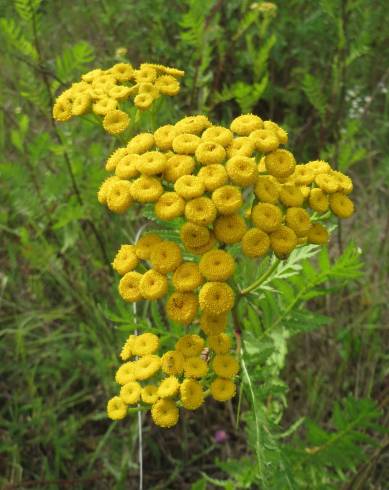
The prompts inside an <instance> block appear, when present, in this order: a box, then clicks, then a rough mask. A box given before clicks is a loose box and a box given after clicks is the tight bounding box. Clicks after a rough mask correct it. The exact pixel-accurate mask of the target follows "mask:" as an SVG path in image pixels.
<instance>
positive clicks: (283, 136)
mask: <svg viewBox="0 0 389 490" xmlns="http://www.w3.org/2000/svg"><path fill="white" fill-rule="evenodd" d="M263 127H264V129H267V130H270V131H273V132H274V133H275V134H276V136H277V138H278V141H279V142H280V143H281V145H286V143H287V142H288V133H287V132H286V131H285V129H283V128H281V126H279V125H278V124H277V123H275V122H273V121H263Z"/></svg>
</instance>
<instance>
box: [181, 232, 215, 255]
mask: <svg viewBox="0 0 389 490" xmlns="http://www.w3.org/2000/svg"><path fill="white" fill-rule="evenodd" d="M216 245H217V241H216V239H215V236H214V234H213V233H212V232H211V233H210V235H209V240H208V242H207V243H205V244H204V245H202V246H201V247H190V246H189V245H186V249H187V250H188V252H190V253H191V254H193V255H203V254H205V253H206V252H208V251H209V250H212V249H213V248H215V246H216Z"/></svg>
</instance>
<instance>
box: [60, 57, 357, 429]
mask: <svg viewBox="0 0 389 490" xmlns="http://www.w3.org/2000/svg"><path fill="white" fill-rule="evenodd" d="M182 75H183V72H182V71H180V70H177V69H174V68H169V67H165V66H162V65H152V64H142V65H141V66H140V68H139V69H137V70H134V69H133V67H132V66H131V65H129V64H124V63H121V64H117V65H115V66H113V67H112V68H110V69H108V70H100V69H97V70H93V71H91V72H89V73H87V74H85V75H83V76H82V77H81V81H80V82H78V83H75V84H74V85H73V86H72V87H71V88H69V89H68V90H66V91H65V92H64V93H63V94H61V95H60V96H59V97H58V99H57V101H56V103H55V105H54V108H53V116H54V118H55V119H56V120H58V121H66V120H68V119H70V118H71V117H72V116H78V115H82V114H85V113H86V112H88V111H93V112H94V113H95V114H97V115H101V116H103V118H104V119H103V126H104V129H105V130H106V131H107V132H108V133H111V134H116V133H121V132H123V131H124V130H126V128H127V126H129V125H130V124H131V121H130V118H129V116H128V114H127V113H126V112H125V108H126V107H128V104H129V103H130V104H131V103H133V104H134V105H135V106H136V107H137V108H138V109H139V110H146V109H148V108H149V107H150V106H151V104H152V103H153V101H154V100H155V99H157V98H158V97H160V96H164V95H168V96H173V95H176V94H177V93H178V92H179V89H180V84H179V81H178V78H179V77H181V76H182ZM126 104H127V105H126ZM287 142H288V135H287V133H286V132H285V131H284V130H283V129H282V128H281V127H280V126H278V125H277V124H276V123H275V122H272V121H266V120H262V118H261V117H259V116H258V115H254V114H244V115H241V116H238V117H236V118H235V119H234V120H233V121H231V124H230V125H229V127H223V126H218V125H214V124H212V122H211V121H210V120H209V119H208V118H207V117H206V116H204V115H195V116H189V117H185V118H183V119H181V120H179V121H177V122H176V123H175V124H169V125H165V126H162V127H160V128H155V131H154V132H141V133H139V134H136V135H134V136H133V137H132V138H130V140H129V141H126V144H125V145H123V146H121V147H120V148H118V149H116V151H114V153H113V154H112V155H111V156H110V157H109V158H108V160H107V162H106V164H105V168H106V170H107V172H109V173H110V174H111V175H110V176H109V177H108V178H107V179H106V180H105V181H104V182H103V183H102V185H101V187H100V189H99V191H98V195H97V197H98V200H99V202H100V203H101V204H102V205H104V206H106V207H107V208H108V209H109V210H110V211H112V212H113V213H119V214H123V213H126V212H127V211H128V210H129V209H130V208H131V207H133V206H139V207H140V208H142V207H143V208H146V209H149V207H150V205H151V206H152V208H153V214H154V217H155V221H153V226H154V228H155V229H152V230H151V231H150V230H149V229H148V230H147V232H145V233H143V235H142V236H140V237H139V239H138V240H137V241H136V243H133V244H131V243H126V244H123V245H122V246H121V247H120V249H119V251H118V252H117V254H116V256H115V258H114V259H113V262H112V266H113V268H114V270H115V271H116V272H117V273H118V274H119V275H120V276H121V278H120V281H119V294H120V296H121V297H122V298H123V300H124V301H126V302H127V303H135V302H138V301H160V302H162V303H163V305H164V309H165V312H166V316H167V318H168V319H169V320H170V321H171V322H174V323H176V324H180V325H182V336H181V337H180V338H179V339H178V341H177V342H175V344H174V345H168V346H167V347H166V348H164V349H163V351H162V349H161V348H160V341H159V337H158V336H157V335H155V334H154V333H151V332H145V333H142V334H140V335H130V336H129V337H128V339H127V340H126V342H125V344H124V346H123V349H122V351H121V353H120V357H121V359H122V361H123V364H122V365H121V366H120V367H119V369H118V371H117V372H116V375H115V380H116V382H117V384H118V385H119V387H120V388H119V390H118V395H117V396H114V397H113V398H112V399H111V400H109V402H108V406H107V412H108V416H109V417H110V418H111V419H113V420H118V419H123V418H124V417H126V415H127V413H128V412H130V411H136V410H148V409H150V411H151V417H152V419H153V421H154V423H155V424H157V425H158V426H160V427H164V428H169V427H172V426H174V425H176V424H177V422H178V420H179V411H180V410H196V409H198V408H199V407H201V406H202V404H203V403H204V401H205V399H206V398H207V397H209V396H210V397H212V398H213V399H215V400H217V401H218V402H226V401H227V400H230V399H231V398H233V397H234V396H235V394H236V381H237V377H238V375H239V365H240V362H239V353H240V328H239V327H238V326H237V319H236V316H237V315H236V314H235V315H234V311H233V310H234V306H235V307H236V305H237V303H238V302H239V301H245V300H246V298H247V295H248V293H250V292H251V291H253V290H254V289H256V288H258V287H259V286H260V284H261V283H262V282H263V281H264V278H265V277H268V276H269V274H270V273H271V271H272V270H274V268H275V267H276V266H277V264H278V263H279V261H281V260H282V261H287V260H288V256H289V255H290V253H291V252H292V251H293V250H294V249H295V248H296V247H304V246H305V245H307V244H316V245H325V244H326V243H327V242H328V239H329V233H328V230H327V229H326V227H325V226H324V225H323V221H324V220H326V219H328V217H329V215H330V214H331V213H332V214H334V215H335V216H337V217H339V218H348V217H350V216H351V215H352V214H353V212H354V206H353V203H352V201H351V200H350V198H349V197H348V194H350V192H351V191H352V188H353V185H352V181H351V179H350V178H349V177H347V176H346V175H344V174H343V173H341V172H338V171H335V170H333V169H332V168H331V166H330V165H329V163H327V162H325V161H321V160H315V161H310V162H308V163H305V164H296V160H295V158H294V156H293V154H292V153H291V152H290V151H289V150H286V149H285V148H283V146H285V145H286V144H287ZM146 214H147V213H146ZM171 220H174V222H173V223H174V224H176V227H175V228H174V230H175V232H176V235H177V236H176V241H169V240H166V239H163V238H162V236H161V232H163V229H162V228H161V224H162V225H163V222H166V221H171ZM150 228H151V227H150ZM162 235H163V233H162ZM242 255H244V256H246V257H248V258H250V259H252V261H253V267H256V264H258V261H261V260H262V259H263V258H264V257H265V256H271V266H270V269H269V270H268V271H267V272H265V274H264V275H262V276H261V277H259V278H258V279H257V280H256V281H254V283H252V284H251V285H250V286H247V287H245V288H243V289H242V288H241V287H240V286H239V285H238V284H236V282H235V281H234V275H235V273H236V271H237V267H238V261H239V257H240V256H242ZM235 311H236V310H235ZM231 312H232V313H233V314H232V315H231ZM234 317H235V321H232V322H231V323H233V324H235V328H234V331H235V339H234V340H233V338H232V337H231V334H229V333H228V332H229V323H230V320H231V319H232V320H233V319H234ZM234 343H235V345H234ZM164 347H165V346H164ZM131 406H134V408H133V409H131V408H129V407H131Z"/></svg>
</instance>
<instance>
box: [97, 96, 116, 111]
mask: <svg viewBox="0 0 389 490" xmlns="http://www.w3.org/2000/svg"><path fill="white" fill-rule="evenodd" d="M117 105H118V102H117V100H115V99H111V98H110V97H105V98H103V99H99V100H98V101H97V102H95V103H94V104H93V106H92V110H93V112H94V113H95V114H98V115H99V116H105V115H106V114H108V112H111V111H114V110H115V109H116V107H117Z"/></svg>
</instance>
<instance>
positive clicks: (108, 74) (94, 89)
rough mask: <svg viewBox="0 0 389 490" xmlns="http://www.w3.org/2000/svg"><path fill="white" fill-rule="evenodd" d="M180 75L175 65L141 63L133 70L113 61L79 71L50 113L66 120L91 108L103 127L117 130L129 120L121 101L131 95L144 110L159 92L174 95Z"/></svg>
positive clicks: (178, 84)
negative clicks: (77, 78) (107, 67)
mask: <svg viewBox="0 0 389 490" xmlns="http://www.w3.org/2000/svg"><path fill="white" fill-rule="evenodd" d="M183 75H184V72H183V71H181V70H178V69H176V68H171V67H168V66H163V65H154V64H151V63H143V64H141V65H140V67H139V69H137V70H135V69H134V68H133V67H132V65H130V64H129V63H117V64H116V65H114V66H112V67H111V68H109V69H107V70H102V69H100V68H98V69H95V70H92V71H90V72H88V73H85V74H84V75H82V76H81V81H79V82H77V83H73V84H72V86H71V87H70V88H69V89H67V90H65V91H64V92H62V94H61V95H60V96H59V97H57V100H56V101H55V104H54V107H53V117H54V119H56V120H57V121H67V120H68V119H70V118H72V117H74V116H81V115H83V114H86V113H88V112H90V111H92V112H94V113H95V114H97V115H99V116H104V119H103V127H104V129H105V130H106V131H107V132H108V133H110V134H118V133H121V132H123V131H124V130H125V129H126V128H127V127H128V125H129V123H130V118H129V116H128V114H127V113H126V112H124V111H123V110H120V107H121V105H123V104H124V103H125V102H126V101H128V100H129V99H130V97H133V103H134V105H135V106H136V107H137V108H138V109H139V110H142V111H145V110H147V109H149V108H150V107H151V105H152V103H153V102H154V100H156V99H157V98H158V97H160V96H161V95H168V96H174V95H177V94H178V92H179V91H180V82H179V81H178V78H180V77H182V76H183Z"/></svg>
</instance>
